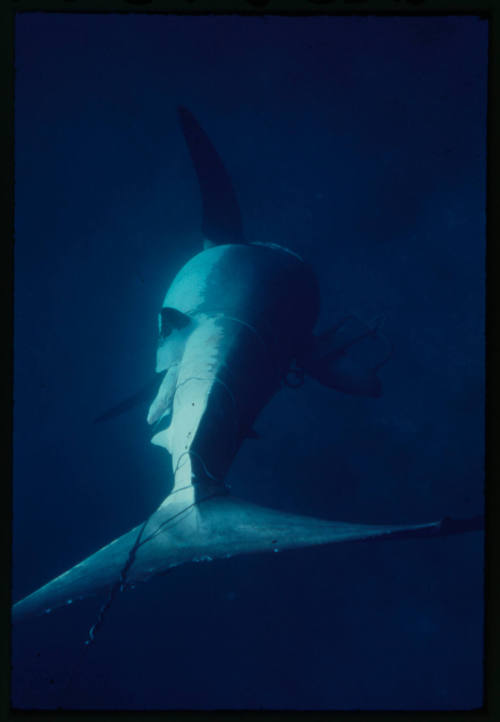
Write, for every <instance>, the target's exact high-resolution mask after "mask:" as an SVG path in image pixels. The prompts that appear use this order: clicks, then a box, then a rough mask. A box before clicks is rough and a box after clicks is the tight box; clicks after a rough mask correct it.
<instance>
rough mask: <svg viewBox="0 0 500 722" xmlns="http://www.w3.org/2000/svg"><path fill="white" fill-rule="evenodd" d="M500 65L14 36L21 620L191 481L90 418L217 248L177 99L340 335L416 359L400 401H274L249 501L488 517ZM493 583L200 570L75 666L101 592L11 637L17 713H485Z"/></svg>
mask: <svg viewBox="0 0 500 722" xmlns="http://www.w3.org/2000/svg"><path fill="white" fill-rule="evenodd" d="M486 72H487V24H486V23H485V22H484V21H481V20H479V19H477V18H473V17H470V18H467V17H462V18H453V17H444V18H437V17H436V18H427V19H424V18H422V19H409V18H407V19H401V18H399V19H398V18H375V17H370V18H350V17H345V18H331V19H327V18H315V19H311V18H298V19H293V18H277V17H276V18H271V17H261V18H257V17H255V18H249V17H237V16H232V17H215V16H211V17H180V16H179V17H168V16H140V15H134V14H128V15H83V14H78V15H62V14H55V15H54V14H23V15H19V16H18V19H17V31H16V245H15V264H16V266H15V274H16V276H15V282H16V286H15V428H14V517H13V520H14V521H13V524H14V540H13V558H14V561H13V564H14V567H13V569H14V574H13V598H14V600H17V599H19V598H21V597H23V596H24V595H26V594H28V593H30V592H31V591H33V590H34V589H35V588H37V587H39V586H40V585H42V584H44V583H45V582H46V581H48V580H49V579H51V578H52V577H54V576H55V575H57V574H59V573H60V572H62V571H64V570H66V569H67V568H69V567H70V566H72V565H73V564H74V563H76V562H78V561H81V560H82V559H83V558H85V557H86V556H88V555H89V554H90V553H92V552H93V551H95V550H96V549H97V548H99V547H101V546H103V545H104V544H106V543H108V542H109V541H110V540H111V539H114V538H116V537H117V536H119V535H120V534H122V533H124V532H125V531H127V530H128V529H130V528H131V527H133V526H135V525H136V524H138V523H139V522H140V521H142V520H143V519H145V518H146V517H147V516H148V514H149V513H150V512H151V511H152V510H153V509H154V508H155V507H156V506H157V505H158V504H159V503H160V501H161V500H162V498H163V497H164V496H165V494H166V493H167V491H168V489H169V487H170V483H171V473H170V461H169V458H168V457H167V455H166V453H165V451H164V450H162V449H159V448H156V447H153V446H152V445H151V444H150V443H149V429H148V427H147V424H146V423H145V415H146V410H147V409H146V408H145V407H142V408H137V409H136V410H134V411H131V412H130V413H129V414H128V415H126V416H123V417H120V418H118V419H116V420H114V421H112V422H111V421H110V422H108V423H107V424H102V425H93V423H92V419H93V418H94V417H95V416H97V415H98V414H99V413H101V412H102V411H104V410H106V408H108V407H109V406H112V405H113V404H114V403H116V402H118V401H120V400H121V399H122V398H123V397H125V396H127V395H128V394H130V393H133V392H134V391H136V390H137V389H138V388H140V386H141V385H142V384H144V383H145V382H147V381H148V380H149V379H150V378H151V375H152V371H153V369H154V363H155V343H156V337H157V311H158V308H159V305H160V304H161V301H162V299H163V296H164V293H165V290H166V288H167V286H168V284H169V282H170V281H171V280H172V278H173V276H174V274H175V273H176V271H177V270H178V269H179V268H180V266H181V265H182V264H183V263H184V262H185V261H187V260H188V259H189V258H190V257H191V256H192V255H193V254H195V253H196V252H197V251H198V250H199V249H200V247H201V236H200V218H201V205H200V198H199V193H198V188H197V185H196V178H195V175H194V172H193V169H192V166H191V162H190V158H189V154H188V152H187V149H186V147H185V144H184V141H183V139H182V136H181V132H180V129H179V127H178V122H177V117H176V107H177V106H178V105H179V104H182V105H185V106H187V107H188V108H190V109H191V110H192V111H193V113H194V114H195V115H196V116H197V117H198V119H199V121H200V122H201V124H202V125H203V126H204V128H205V129H206V130H207V132H208V133H209V135H210V137H211V138H212V140H213V142H214V144H215V145H216V146H217V148H218V150H219V152H220V154H221V156H222V157H223V158H224V160H225V163H226V166H227V168H228V170H229V172H230V174H231V176H232V178H233V181H234V184H235V186H236V188H237V190H238V194H239V198H240V203H241V207H242V210H243V214H244V221H245V230H246V235H247V237H248V238H249V239H251V240H260V241H273V242H277V243H281V244H283V245H287V246H289V247H290V248H292V249H293V250H295V251H297V252H298V253H300V254H302V255H303V256H304V257H305V258H306V259H307V260H308V261H310V263H311V264H312V265H313V266H314V268H315V269H316V272H317V274H318V278H319V281H320V285H321V289H322V313H321V318H320V321H319V324H318V329H320V330H321V329H326V328H327V327H328V326H329V325H330V324H331V322H332V319H333V318H336V317H338V315H339V313H343V312H347V311H350V312H353V313H355V314H357V315H358V316H359V317H360V318H362V319H364V320H366V321H371V320H372V319H374V318H375V317H376V316H379V315H383V316H384V317H385V324H384V327H383V330H384V333H385V334H386V336H387V337H388V338H389V339H390V341H391V342H392V344H393V346H394V353H393V357H392V359H391V360H390V362H389V363H388V364H387V365H386V366H385V367H384V368H383V369H382V371H381V377H382V379H383V383H384V395H383V396H382V398H380V399H375V400H374V399H363V398H355V397H350V396H344V395H342V394H340V393H337V392H335V391H333V390H328V389H325V388H323V387H321V386H319V384H317V383H315V382H314V381H306V383H305V384H304V386H303V387H301V388H300V389H298V390H296V391H293V390H290V389H286V390H283V391H282V392H280V394H279V395H278V396H277V397H276V398H275V399H274V400H273V401H272V403H271V404H270V405H269V406H268V407H267V408H266V409H265V410H264V412H263V413H262V416H261V417H260V418H259V420H258V422H257V424H256V431H257V432H258V433H259V435H260V439H259V440H253V441H248V442H246V443H245V444H244V446H243V448H242V449H241V452H240V454H239V456H238V458H237V460H236V462H235V464H234V467H233V468H232V470H231V473H230V479H229V481H230V482H231V484H232V491H233V492H234V493H235V494H238V495H239V496H242V497H244V498H246V499H249V500H252V501H255V502H258V503H261V504H264V505H268V506H273V507H277V508H282V509H285V510H288V511H291V512H296V513H306V514H311V515H316V516H321V517H325V518H329V519H338V520H346V521H358V522H365V523H382V522H388V523H390V522H393V523H406V522H408V523H409V522H419V521H428V520H434V519H439V518H441V517H443V516H456V517H461V516H464V517H465V516H472V515H475V514H479V513H481V512H482V511H483V481H484V473H483V441H484V428H483V407H484V368H483V367H484V348H483V346H484V255H485V211H484V209H485V151H486V141H485V135H486V133H485V130H486ZM249 383H251V379H249ZM482 583H483V536H482V534H480V533H473V534H467V535H464V536H458V537H448V538H439V539H434V540H412V541H395V542H386V543H380V544H361V545H339V546H334V547H329V548H328V547H326V548H316V549H314V548H313V549H308V550H303V551H293V552H286V553H285V552H284V553H282V554H271V555H262V556H248V557H239V558H238V557H237V558H233V559H230V560H225V561H218V562H212V563H206V564H195V565H188V566H185V567H180V568H178V569H176V570H174V571H173V572H172V573H170V574H168V575H166V576H164V577H159V578H157V579H155V580H152V581H150V582H149V583H147V584H145V585H142V586H140V587H137V588H136V589H135V590H133V591H130V592H127V593H126V594H122V595H119V597H118V599H117V600H116V602H115V603H114V605H113V606H112V608H111V609H110V611H109V613H108V614H107V616H106V618H105V621H104V623H103V625H102V627H101V629H100V631H99V634H98V636H97V637H96V642H95V644H94V645H93V646H91V647H89V648H88V649H87V653H86V654H85V655H83V657H82V650H83V649H84V642H85V639H86V638H87V635H88V629H89V628H90V627H91V625H92V624H94V622H95V619H96V615H97V613H98V610H99V607H100V605H101V603H102V601H103V600H102V598H94V599H89V600H86V601H83V602H80V603H78V604H76V603H75V604H74V605H72V606H71V607H67V608H64V609H62V610H60V611H58V612H56V613H54V614H51V615H45V616H44V617H42V618H36V619H34V620H32V621H28V622H25V623H23V624H21V625H19V627H16V628H15V629H14V630H13V636H12V664H13V672H12V704H13V705H14V706H15V707H24V708H50V707H57V706H63V707H76V708H115V709H122V708H129V709H153V708H156V709H158V708H163V709H166V708H179V707H182V708H203V709H209V708H266V709H276V708H281V709H290V708H293V709H304V708H309V709H352V708H356V709H413V710H416V709H469V708H472V707H478V706H480V705H481V704H482V653H483V639H482V625H483V598H482ZM72 670H73V672H74V674H73V678H72V682H71V684H69V685H68V676H69V674H70V673H71V671H72Z"/></svg>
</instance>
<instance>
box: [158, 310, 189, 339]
mask: <svg viewBox="0 0 500 722" xmlns="http://www.w3.org/2000/svg"><path fill="white" fill-rule="evenodd" d="M159 322H160V338H161V339H165V338H168V336H170V334H171V333H172V331H176V330H178V329H181V328H184V327H185V326H187V325H188V324H189V323H190V322H191V319H190V318H189V316H187V315H186V314H185V313H182V311H178V310H177V309H176V308H170V307H169V306H167V307H166V308H162V309H161V312H160V315H159Z"/></svg>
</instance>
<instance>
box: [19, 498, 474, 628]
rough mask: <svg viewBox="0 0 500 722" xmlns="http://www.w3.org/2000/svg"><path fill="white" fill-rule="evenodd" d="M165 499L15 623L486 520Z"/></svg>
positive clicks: (38, 597)
mask: <svg viewBox="0 0 500 722" xmlns="http://www.w3.org/2000/svg"><path fill="white" fill-rule="evenodd" d="M187 501H188V499H187V497H186V498H184V499H182V500H179V501H177V500H176V499H175V495H174V499H173V498H172V496H170V497H167V499H166V500H165V501H164V502H163V504H162V505H161V506H160V507H159V508H158V509H157V510H156V512H154V513H153V514H152V515H151V516H150V517H149V519H148V520H146V522H144V523H143V524H142V525H140V526H138V527H136V528H135V529H132V530H131V531H129V532H127V533H126V534H124V535H123V536H121V537H119V538H118V539H116V540H115V541H113V542H111V544H108V545H107V546H105V547H103V548H102V549H100V550H99V551H98V552H96V553H95V554H92V555H91V556H89V557H88V558H87V559H85V560H84V561H83V562H81V563H80V564H77V565H76V566H74V567H73V568H72V569H70V570H69V571H67V572H65V573H64V574H61V575H60V576H58V577H56V578H55V579H53V580H52V581H50V582H48V584H45V586H43V587H41V588H40V589H38V590H37V591H35V592H33V593H32V594H30V595H29V596H27V597H26V598H24V599H22V600H21V601H19V602H17V604H15V605H14V607H13V610H12V620H13V621H14V622H17V621H20V620H23V619H26V618H29V617H31V616H35V615H38V614H42V613H43V612H50V611H52V610H54V609H56V608H58V607H62V606H65V605H67V604H71V603H73V602H74V601H75V600H77V599H83V598H84V597H87V596H91V595H94V594H97V593H106V592H110V591H111V590H112V589H114V588H116V586H117V585H118V587H119V588H120V589H122V590H123V589H125V588H126V587H127V586H131V585H133V584H135V583H137V582H140V581H145V580H147V579H149V578H150V577H153V576H155V575H158V574H162V573H164V572H166V571H168V570H169V569H171V568H172V567H175V566H178V565H180V564H183V563H186V562H194V561H209V560H212V559H216V558H224V557H230V556H235V555H238V554H252V553H257V552H272V551H275V552H276V551H282V550H286V549H294V548H299V547H307V546H313V545H318V544H334V543H342V542H356V541H372V540H376V539H398V538H399V539H408V538H420V537H433V536H442V535H448V534H461V533H465V532H469V531H476V530H480V529H482V528H483V524H484V520H483V518H482V517H474V518H472V519H465V520H452V519H447V520H444V521H437V522H430V523H426V524H410V525H393V524H388V525H367V524H350V523H346V522H336V521H327V520H324V519H316V518H314V517H307V516H298V515H295V514H289V513H287V512H282V511H276V510H274V509H268V508H266V507H261V506H257V505H255V504H250V503H248V502H246V501H242V500H240V499H235V498H234V497H231V496H230V495H228V494H224V493H223V494H221V493H220V492H219V493H212V494H210V495H208V496H206V497H205V498H202V499H201V501H197V502H195V503H191V504H189V503H187Z"/></svg>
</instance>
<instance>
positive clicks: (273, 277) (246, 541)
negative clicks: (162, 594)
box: [12, 108, 483, 639]
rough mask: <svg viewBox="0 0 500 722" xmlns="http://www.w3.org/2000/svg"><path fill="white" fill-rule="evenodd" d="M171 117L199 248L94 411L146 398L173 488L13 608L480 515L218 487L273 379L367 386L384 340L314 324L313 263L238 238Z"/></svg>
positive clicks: (217, 172) (189, 138)
mask: <svg viewBox="0 0 500 722" xmlns="http://www.w3.org/2000/svg"><path fill="white" fill-rule="evenodd" d="M179 117H180V123H181V127H182V131H183V134H184V137H185V140H186V142H187V146H188V149H189V152H190V154H191V158H192V161H193V166H194V169H195V171H196V174H197V176H198V181H199V185H200V189H201V196H202V205H203V223H202V232H203V237H204V239H205V241H204V250H202V251H201V252H200V253H198V254H197V255H195V256H194V257H193V258H192V259H191V260H190V261H188V262H187V263H186V265H185V266H184V267H183V268H182V269H181V270H180V271H179V273H178V274H177V276H176V277H175V279H174V281H173V282H172V284H171V286H170V288H169V289H168V291H167V293H166V295H165V298H164V301H163V304H162V307H161V310H160V314H159V340H158V349H157V363H156V373H157V376H156V377H155V379H154V380H153V381H151V382H149V383H148V384H147V385H146V386H145V388H144V389H141V390H140V391H139V392H138V393H136V394H134V395H133V396H132V397H130V398H129V399H126V400H125V401H124V402H122V403H120V404H119V405H118V406H116V407H115V408H113V409H111V410H110V411H108V412H106V413H105V414H103V415H102V416H101V417H99V419H98V420H104V419H107V418H112V417H113V416H116V415H117V414H119V413H123V412H124V411H126V410H127V409H128V408H131V407H132V406H134V405H136V404H138V403H140V402H141V401H144V400H147V399H149V400H150V401H151V399H152V402H151V404H150V408H149V412H148V416H147V421H148V423H149V424H150V425H151V426H152V431H153V437H152V443H153V444H157V445H159V446H161V447H163V448H165V449H166V450H167V451H168V452H169V453H170V454H171V457H172V467H173V477H174V483H173V488H172V490H171V492H170V493H169V494H168V496H167V497H166V498H165V499H164V501H163V502H162V504H161V505H160V506H159V507H158V509H156V510H155V511H154V512H153V513H152V514H151V516H150V517H149V518H148V519H146V521H145V522H143V523H142V524H141V525H139V526H138V527H136V528H135V529H132V530H131V531H129V532H128V533H126V534H124V535H123V536H121V537H119V538H118V539H116V540H115V541H113V542H111V543H110V544H108V545H107V546H105V547H103V548H102V549H100V550H99V551H97V552H96V553H95V554H93V555H91V556H90V557H88V558H87V559H85V560H84V561H82V562H81V563H80V564H77V565H76V566H74V567H72V568H71V569H70V570H69V571H67V572H65V573H64V574H61V575H60V576H58V577H57V578H55V579H53V580H52V581H50V582H48V583H47V584H45V585H44V586H43V587H41V588H40V589H38V590H37V591H35V592H33V593H32V594H30V595H29V596H27V597H26V598H25V599H22V600H21V601H19V602H17V603H16V604H14V607H13V610H12V617H13V620H14V621H18V620H21V619H24V618H27V617H30V616H32V615H36V614H41V613H43V612H49V611H51V610H53V609H55V608H57V607H61V606H63V605H65V604H69V603H72V602H73V601H75V600H76V599H81V598H84V597H86V596H89V595H92V594H97V593H108V602H109V603H110V602H111V600H112V598H113V597H114V595H115V594H116V592H117V591H121V590H123V589H124V588H126V587H127V586H130V585H133V584H135V583H136V582H139V581H144V580H146V579H149V578H150V577H153V576H155V575H157V574H161V573H164V572H166V571H167V570H169V569H171V568H173V567H175V566H178V565H179V564H183V563H187V562H193V561H203V560H209V559H215V558H221V557H230V556H234V555H237V554H251V553H256V552H271V551H273V550H278V549H279V550H285V549H293V548H298V547H306V546H312V545H318V544H332V543H340V542H355V541H369V540H377V539H401V538H405V539H406V538H413V537H430V536H443V535H449V534H458V533H463V532H471V531H478V530H480V529H482V528H483V517H480V516H478V517H474V518H470V519H462V520H452V519H445V520H439V521H433V522H427V523H422V524H410V525H397V524H396V525H395V524H386V525H366V524H355V523H346V522H336V521H329V520H325V519H316V518H312V517H307V516H299V515H295V514H288V513H285V512H282V511H278V510H273V509H268V508H265V507H261V506H257V505H255V504H251V503H249V502H246V501H243V500H240V499H237V498H235V497H233V496H232V495H231V494H230V493H229V491H228V488H227V486H226V483H225V479H226V476H227V473H228V470H229V467H230V465H231V463H232V461H233V459H234V457H235V455H236V453H237V452H238V449H239V448H240V446H241V444H242V443H243V441H244V440H245V439H246V438H248V437H252V436H255V432H254V431H253V425H254V422H255V419H256V418H257V416H258V414H259V412H260V411H261V409H262V408H263V407H264V406H265V405H266V404H267V403H268V402H269V400H270V399H271V398H272V396H273V395H274V394H275V393H276V392H277V391H278V390H279V388H280V387H281V386H282V385H283V384H285V385H288V386H298V385H300V384H301V383H302V381H303V380H304V377H305V375H308V376H310V377H312V378H315V379H316V380H317V381H318V382H319V383H321V384H322V385H324V386H326V387H328V388H333V389H336V390H338V391H341V392H344V393H348V394H358V395H363V396H371V397H377V396H380V394H381V382H380V379H379V377H378V375H377V372H378V370H379V369H380V367H381V365H382V364H383V363H385V362H386V361H387V359H388V357H389V356H390V348H389V345H388V342H387V341H386V339H385V338H384V337H383V336H382V335H381V333H380V331H379V326H378V325H377V324H375V325H373V326H371V327H370V326H367V325H366V324H364V323H362V322H361V321H360V320H359V319H357V318H356V317H355V316H350V317H347V318H344V319H342V321H340V322H339V323H337V324H336V325H335V326H333V327H332V328H331V329H329V330H328V331H326V332H324V333H322V334H319V335H317V334H314V332H313V329H314V326H315V323H316V320H317V317H318V313H319V289H318V284H317V280H316V276H315V274H314V272H313V270H312V269H311V268H310V266H309V265H308V264H307V263H305V262H304V261H303V260H302V258H300V257H299V256H298V255H297V254H296V253H294V252H293V251H290V250H289V249H287V248H283V247H281V246H278V245H276V244H273V243H261V242H259V243H247V242H246V241H245V238H244V235H243V226H242V220H241V213H240V210H239V206H238V203H237V200H236V195H235V192H234V189H233V186H232V183H231V180H230V178H229V175H228V174H227V171H226V169H225V167H224V165H223V163H222V161H221V159H220V158H219V156H218V154H217V152H216V151H215V149H214V147H213V145H212V143H211V142H210V140H209V138H208V137H207V135H206V134H205V132H204V131H203V130H202V128H201V127H200V126H199V125H198V123H197V121H196V120H195V118H194V117H193V116H192V114H191V113H190V112H189V111H188V110H186V109H185V108H180V109H179ZM158 374H161V382H160V381H158ZM108 602H107V603H105V604H104V605H103V607H102V608H101V609H102V614H104V611H105V610H106V609H107V607H108V606H109V603H108ZM102 614H101V615H100V617H99V619H98V623H100V621H102ZM98 623H96V625H94V628H93V629H92V630H91V637H90V639H92V638H93V633H94V631H95V629H96V627H97V626H98Z"/></svg>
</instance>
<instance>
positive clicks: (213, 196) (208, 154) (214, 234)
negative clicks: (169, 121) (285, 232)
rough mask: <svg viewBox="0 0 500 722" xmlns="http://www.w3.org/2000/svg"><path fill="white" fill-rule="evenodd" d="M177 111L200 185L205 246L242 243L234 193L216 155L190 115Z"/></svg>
mask: <svg viewBox="0 0 500 722" xmlns="http://www.w3.org/2000/svg"><path fill="white" fill-rule="evenodd" d="M178 112H179V119H180V123H181V128H182V132H183V134H184V138H185V140H186V143H187V147H188V149H189V153H190V155H191V160H192V161H193V166H194V169H195V171H196V175H197V177H198V183H199V186H200V191H201V198H202V205H203V222H202V232H203V235H204V236H205V239H206V240H205V246H219V245H222V244H224V243H245V239H244V236H243V225H242V220H241V212H240V208H239V205H238V200H237V198H236V193H235V192H234V188H233V184H232V182H231V178H230V177H229V174H228V172H227V170H226V168H225V167H224V164H223V162H222V160H221V158H220V156H219V154H218V153H217V151H216V150H215V148H214V146H213V145H212V142H211V140H210V139H209V137H208V136H207V134H206V133H205V131H204V130H203V128H201V126H200V125H199V123H198V122H197V120H196V118H195V117H194V116H193V114H192V113H191V112H190V111H189V110H187V108H183V107H179V108H178Z"/></svg>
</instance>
